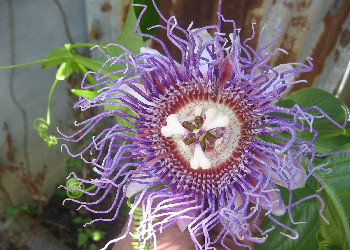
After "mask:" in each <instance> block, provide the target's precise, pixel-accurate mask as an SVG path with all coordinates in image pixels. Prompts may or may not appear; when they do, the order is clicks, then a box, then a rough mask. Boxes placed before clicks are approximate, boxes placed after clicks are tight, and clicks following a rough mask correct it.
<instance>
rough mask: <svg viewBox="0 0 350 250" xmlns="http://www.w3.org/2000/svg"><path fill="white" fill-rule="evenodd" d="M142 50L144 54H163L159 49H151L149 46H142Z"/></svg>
mask: <svg viewBox="0 0 350 250" xmlns="http://www.w3.org/2000/svg"><path fill="white" fill-rule="evenodd" d="M140 52H141V53H144V54H151V55H160V56H161V55H162V54H161V53H160V52H159V51H158V50H155V49H151V48H148V47H141V48H140Z"/></svg>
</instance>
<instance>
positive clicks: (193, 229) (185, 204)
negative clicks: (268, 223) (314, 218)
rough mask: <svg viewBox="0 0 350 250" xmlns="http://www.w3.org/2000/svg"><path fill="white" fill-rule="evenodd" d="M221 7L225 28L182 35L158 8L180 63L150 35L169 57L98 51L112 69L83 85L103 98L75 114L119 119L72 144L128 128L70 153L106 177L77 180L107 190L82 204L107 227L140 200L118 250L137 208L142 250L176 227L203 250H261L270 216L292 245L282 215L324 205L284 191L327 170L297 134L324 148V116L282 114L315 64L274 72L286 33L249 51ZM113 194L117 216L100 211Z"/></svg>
mask: <svg viewBox="0 0 350 250" xmlns="http://www.w3.org/2000/svg"><path fill="white" fill-rule="evenodd" d="M220 5H221V3H219V11H218V13H219V14H218V25H211V26H207V27H202V28H197V29H191V28H188V29H183V28H181V27H179V26H178V25H177V22H176V19H175V18H174V17H171V18H170V19H165V18H164V17H163V16H162V15H161V14H160V12H159V10H158V9H157V11H158V13H159V14H160V16H161V17H162V19H163V21H164V22H165V25H164V26H163V25H159V28H161V29H164V30H165V31H166V32H167V36H168V39H169V40H170V41H171V42H172V43H173V44H174V45H175V46H177V47H178V48H179V53H181V58H182V59H181V61H180V62H176V61H175V60H174V59H173V57H172V55H171V54H170V53H169V51H168V49H167V47H166V45H165V44H164V43H163V41H161V40H159V39H157V38H155V37H153V36H150V35H144V34H140V35H141V36H147V37H150V38H152V39H153V40H154V41H156V42H158V43H159V44H160V45H161V46H162V48H163V50H164V53H165V55H162V54H161V53H160V52H158V51H156V50H154V49H150V48H141V52H140V53H139V54H132V53H131V52H130V51H128V50H127V49H126V48H124V47H122V46H121V45H117V44H110V45H109V46H118V47H119V48H122V49H123V51H124V53H123V54H121V55H109V54H107V53H106V52H105V51H104V49H103V48H99V49H100V51H101V52H102V53H103V54H104V56H105V57H106V63H105V64H104V66H103V67H102V68H101V70H100V71H99V72H96V73H92V72H90V74H94V76H95V79H96V84H95V85H88V86H85V84H84V83H85V81H83V83H82V88H83V89H91V88H99V89H100V91H99V92H98V94H97V95H96V96H94V97H92V98H86V97H85V96H84V95H82V96H81V97H80V100H79V101H78V103H77V104H75V106H74V107H75V108H81V109H82V110H85V109H90V108H94V107H100V106H102V107H104V106H106V105H109V109H105V110H104V111H101V112H100V113H98V114H97V115H95V116H93V117H91V118H90V119H87V120H86V121H83V122H80V123H76V125H77V126H82V128H81V129H80V130H79V131H78V132H77V133H75V134H74V135H72V136H70V137H66V140H68V141H75V142H77V141H81V140H83V139H84V138H85V137H87V134H88V133H89V132H90V131H91V130H92V129H93V128H94V127H98V126H100V124H101V123H102V122H103V120H104V119H105V118H108V117H110V116H115V117H116V118H117V121H118V123H117V124H115V125H114V126H112V127H109V128H106V129H104V130H103V131H102V132H101V133H99V134H98V135H96V136H94V137H93V138H92V140H91V142H90V143H89V144H88V146H87V147H86V148H84V150H82V151H81V152H79V153H77V154H74V155H73V154H71V153H70V154H71V155H72V156H81V157H82V158H83V159H85V157H84V155H85V154H91V155H93V156H94V157H95V158H94V160H92V161H88V160H86V159H85V161H86V162H90V163H91V164H92V165H94V171H95V172H96V174H97V175H98V176H99V178H97V179H93V180H84V179H81V178H78V177H77V176H76V175H74V177H75V178H76V179H78V180H79V181H80V182H82V183H84V185H89V184H91V185H95V186H96V187H97V188H96V189H95V190H94V191H93V192H89V191H85V190H82V189H80V190H81V191H82V192H84V193H85V194H87V195H90V196H96V197H98V198H96V201H94V202H90V203H89V202H82V201H76V200H74V201H76V202H78V203H80V204H81V205H82V207H84V208H86V209H87V210H89V211H92V212H95V213H99V214H108V213H112V214H113V216H112V217H111V218H108V219H106V218H101V219H98V220H101V221H111V220H114V219H115V218H116V216H117V214H118V213H119V212H120V208H121V204H122V202H123V201H124V200H125V199H126V198H129V197H132V199H129V201H131V204H132V205H131V211H130V220H129V222H128V227H127V231H126V233H125V234H124V235H122V236H121V237H120V238H118V239H115V240H113V241H111V242H109V244H111V243H113V242H116V241H118V240H119V239H121V238H123V237H125V236H126V234H128V233H129V232H131V231H132V230H131V227H130V225H131V221H132V217H133V214H134V213H135V211H137V209H138V208H139V209H142V213H141V218H140V225H139V226H138V228H137V235H138V237H139V246H140V247H141V245H142V244H143V243H144V242H151V241H150V240H151V239H153V240H155V238H156V234H155V233H156V232H158V231H162V230H164V229H166V228H167V227H168V226H170V225H172V224H174V223H177V224H178V226H179V228H180V229H181V230H182V231H184V230H188V231H189V233H190V234H191V238H192V240H193V243H194V245H195V247H196V249H207V248H209V247H210V246H212V245H213V244H215V243H217V242H222V244H224V243H223V242H224V239H225V238H226V237H232V238H233V239H234V241H235V242H236V244H238V245H243V246H247V245H245V244H243V242H242V241H243V240H248V241H253V242H257V243H262V242H264V241H265V239H266V236H267V233H268V231H270V230H273V228H272V229H270V230H268V231H263V230H262V229H261V228H260V227H259V225H257V223H256V221H257V219H258V218H259V217H261V216H266V217H269V218H270V219H271V220H272V221H274V222H275V223H276V224H278V225H280V226H282V227H284V228H286V229H287V230H289V231H291V233H292V234H293V236H289V235H287V236H288V237H290V238H297V236H298V234H297V232H295V231H294V230H292V229H291V228H289V227H287V226H285V225H283V224H282V223H280V222H278V219H277V218H278V216H280V215H283V214H284V213H285V212H286V211H289V210H290V209H291V208H292V207H294V206H296V205H297V204H299V203H300V202H302V201H304V200H306V199H310V198H314V197H316V198H319V196H318V195H312V196H309V197H305V198H303V199H302V200H300V201H299V202H297V203H292V202H291V199H290V201H289V203H288V204H285V203H284V202H283V200H282V197H281V194H280V191H279V190H280V189H279V186H283V187H285V188H287V189H288V190H293V189H296V188H299V187H302V186H303V185H304V184H305V182H306V180H307V179H308V178H309V177H310V176H313V175H314V174H313V173H314V170H315V169H316V168H315V167H313V166H312V161H313V158H314V156H315V150H314V145H313V141H314V139H313V140H311V141H307V140H305V139H303V138H300V137H299V136H298V135H299V134H300V132H303V131H305V130H307V131H309V132H311V133H314V134H315V138H316V136H317V133H316V132H315V131H314V130H313V129H312V122H313V119H315V118H319V117H316V116H313V115H312V114H310V113H308V111H309V110H310V109H305V110H303V109H301V108H300V107H299V106H298V105H295V106H293V107H292V108H284V107H280V106H277V105H275V103H276V102H277V101H278V100H279V99H280V98H281V95H282V93H283V92H285V91H286V90H287V89H288V87H290V86H291V85H293V84H296V83H299V82H302V81H300V80H299V81H296V80H294V76H295V75H296V74H298V73H301V72H307V71H310V70H311V69H312V63H311V59H307V64H301V63H289V64H282V65H279V66H277V67H271V66H269V65H268V61H269V59H270V57H271V56H273V55H275V54H276V53H286V51H284V50H282V49H275V50H274V51H272V52H268V53H266V52H265V51H266V50H267V48H269V47H271V45H272V44H273V43H274V42H275V41H276V40H277V39H278V37H279V36H280V35H281V33H282V31H281V30H280V29H279V28H278V26H276V30H277V31H278V32H279V35H278V36H277V37H276V38H275V39H274V40H273V41H271V43H269V44H267V45H262V44H260V42H259V44H258V47H257V49H253V48H251V47H250V46H249V45H248V44H247V43H248V41H249V40H251V38H249V39H246V40H244V41H241V39H240V35H239V29H237V28H236V26H235V23H234V22H233V21H232V20H226V19H224V18H223V16H222V15H221V11H220ZM155 8H157V7H156V6H155ZM222 23H229V24H231V25H232V33H230V34H224V33H222V30H221V24H222ZM253 33H254V32H253ZM211 34H212V35H211ZM260 36H261V35H260ZM112 65H113V67H112ZM116 65H117V66H116ZM114 69H115V70H114ZM106 71H107V72H109V73H102V72H106ZM110 105H114V106H110ZM111 107H112V108H111ZM316 109H317V108H316ZM320 112H322V111H320ZM74 138H75V139H74ZM67 150H68V149H67ZM112 189H114V190H115V192H116V198H115V200H114V202H113V204H112V205H111V207H110V208H109V209H108V210H106V211H95V210H94V209H93V206H94V205H95V204H97V203H99V202H101V201H102V200H103V199H104V198H105V197H106V196H107V194H108V192H110V190H112ZM290 193H291V192H290ZM321 204H322V206H323V203H322V201H321ZM290 216H292V215H291V213H290ZM291 220H293V219H292V217H291ZM216 226H221V228H222V229H221V232H220V233H219V234H218V235H217V237H215V238H212V237H210V234H209V232H210V231H211V230H212V229H213V228H214V227H216ZM252 228H256V229H257V230H258V231H259V233H260V235H261V237H257V236H255V235H254V233H253V232H252ZM199 236H203V237H204V241H203V242H200V241H199V240H198V238H199ZM224 247H226V248H227V249H229V247H228V246H225V245H224ZM247 247H249V246H247Z"/></svg>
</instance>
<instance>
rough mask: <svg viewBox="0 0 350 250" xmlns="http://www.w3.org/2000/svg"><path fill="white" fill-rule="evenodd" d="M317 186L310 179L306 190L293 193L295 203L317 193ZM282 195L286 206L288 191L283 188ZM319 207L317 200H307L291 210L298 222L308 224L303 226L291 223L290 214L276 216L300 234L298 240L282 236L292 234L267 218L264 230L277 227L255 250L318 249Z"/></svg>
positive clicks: (302, 189) (256, 245)
mask: <svg viewBox="0 0 350 250" xmlns="http://www.w3.org/2000/svg"><path fill="white" fill-rule="evenodd" d="M315 189H316V186H315V182H314V180H313V179H309V180H308V181H307V182H306V184H305V187H304V188H300V189H296V190H294V191H293V202H295V201H297V200H300V199H301V198H303V197H306V196H308V195H310V194H313V193H314V192H315ZM281 195H282V197H283V200H284V202H285V203H286V204H288V203H287V200H288V191H287V190H286V189H285V188H282V187H281ZM318 211H319V210H318V207H317V201H316V200H315V199H311V200H307V201H305V202H303V203H301V204H299V205H297V206H296V207H294V208H292V209H291V212H292V216H293V219H294V221H296V222H306V223H302V224H293V223H292V222H291V221H290V218H289V215H288V213H285V214H284V215H283V216H274V215H273V216H274V218H276V219H277V220H278V221H279V222H281V223H283V224H284V225H286V226H288V227H290V228H292V229H294V230H296V231H297V232H298V234H299V238H298V239H296V240H293V239H290V238H287V237H285V236H283V235H281V232H283V233H286V234H291V233H290V232H289V231H287V230H286V229H284V228H283V227H280V226H276V224H275V223H274V222H273V221H271V220H270V219H268V218H266V219H265V221H264V223H263V229H264V230H267V229H269V228H271V227H273V226H275V227H276V229H275V230H273V231H272V232H270V233H268V238H267V239H266V242H265V243H263V244H255V249H257V250H266V249H273V250H286V249H293V250H305V249H310V250H311V249H317V248H318V242H317V241H316V237H315V235H316V232H317V230H318V217H319V214H318Z"/></svg>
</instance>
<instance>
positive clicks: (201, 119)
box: [161, 101, 240, 169]
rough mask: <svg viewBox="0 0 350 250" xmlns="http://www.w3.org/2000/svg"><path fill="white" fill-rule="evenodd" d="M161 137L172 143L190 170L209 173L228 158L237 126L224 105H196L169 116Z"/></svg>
mask: <svg viewBox="0 0 350 250" xmlns="http://www.w3.org/2000/svg"><path fill="white" fill-rule="evenodd" d="M161 134H162V135H163V136H165V137H168V138H170V139H172V140H173V141H175V142H176V145H177V149H178V150H179V152H181V155H182V156H184V158H185V159H186V160H187V161H188V162H189V163H190V167H191V168H192V169H198V168H202V169H210V168H215V167H217V166H219V165H220V164H221V163H223V162H225V161H226V160H227V159H228V158H229V157H231V156H232V152H233V151H235V149H236V147H237V145H238V138H239V136H240V123H239V122H238V120H237V119H236V116H235V114H234V113H233V112H232V110H231V109H229V108H228V107H226V106H225V105H223V104H218V103H207V102H204V101H202V102H200V101H198V102H196V103H190V104H188V105H187V106H185V107H184V108H181V109H180V110H179V111H178V112H177V113H176V114H170V115H169V116H168V117H167V119H166V125H165V126H163V127H162V128H161Z"/></svg>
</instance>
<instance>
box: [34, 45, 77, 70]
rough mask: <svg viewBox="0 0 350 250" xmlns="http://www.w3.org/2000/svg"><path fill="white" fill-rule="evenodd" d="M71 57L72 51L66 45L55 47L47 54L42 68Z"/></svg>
mask: <svg viewBox="0 0 350 250" xmlns="http://www.w3.org/2000/svg"><path fill="white" fill-rule="evenodd" d="M70 57H71V52H70V50H69V49H67V47H66V46H65V47H58V48H55V49H53V50H52V51H51V52H50V53H49V54H48V55H47V56H46V58H45V62H44V63H43V64H42V65H41V69H46V68H49V67H52V66H54V65H58V64H61V63H63V62H66V61H67V59H68V58H70Z"/></svg>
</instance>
